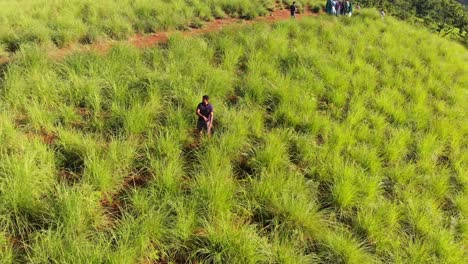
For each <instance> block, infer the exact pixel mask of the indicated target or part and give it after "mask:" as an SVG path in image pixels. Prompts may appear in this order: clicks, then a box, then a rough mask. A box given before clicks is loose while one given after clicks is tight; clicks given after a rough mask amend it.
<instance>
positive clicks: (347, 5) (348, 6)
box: [345, 0, 353, 17]
mask: <svg viewBox="0 0 468 264" xmlns="http://www.w3.org/2000/svg"><path fill="white" fill-rule="evenodd" d="M345 9H346V15H348V16H349V17H351V16H352V15H353V3H351V1H349V0H346V2H345Z"/></svg>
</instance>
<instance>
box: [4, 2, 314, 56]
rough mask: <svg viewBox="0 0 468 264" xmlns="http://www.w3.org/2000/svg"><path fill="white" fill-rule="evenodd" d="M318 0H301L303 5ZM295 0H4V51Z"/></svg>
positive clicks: (251, 13) (176, 24)
mask: <svg viewBox="0 0 468 264" xmlns="http://www.w3.org/2000/svg"><path fill="white" fill-rule="evenodd" d="M311 2H313V1H312V0H303V1H298V4H299V5H300V7H301V8H304V6H305V5H307V4H310V3H311ZM291 3H292V1H289V0H285V1H275V0H256V1H247V0H216V1H214V0H190V1H189V0H187V1H185V0H175V1H163V0H157V1H150V0H137V1H129V0H125V1H117V0H101V1H91V0H85V1H81V0H67V1H63V0H52V1H50V0H47V1H46V0H40V1H38V0H26V1H25V0H21V1H20V0H13V1H12V0H1V1H0V55H2V54H7V53H9V52H16V51H18V50H19V49H21V47H22V46H27V45H29V44H42V45H45V46H57V47H63V46H67V45H69V44H74V43H77V42H80V43H83V44H89V43H93V42H96V41H99V40H102V39H126V38H127V37H129V36H131V35H132V34H135V33H143V34H144V33H153V32H157V31H162V30H168V29H176V28H177V29H186V28H188V27H189V26H190V25H203V22H204V21H210V20H213V19H215V18H224V17H241V18H247V19H251V18H254V17H257V16H261V15H266V14H268V12H269V11H271V10H273V9H275V8H276V7H277V5H278V6H283V5H284V6H286V5H288V4H291Z"/></svg>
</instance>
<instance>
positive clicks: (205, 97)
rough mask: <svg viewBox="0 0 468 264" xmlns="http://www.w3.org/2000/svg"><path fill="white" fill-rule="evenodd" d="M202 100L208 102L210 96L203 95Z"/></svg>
mask: <svg viewBox="0 0 468 264" xmlns="http://www.w3.org/2000/svg"><path fill="white" fill-rule="evenodd" d="M202 102H203V103H204V104H208V103H209V102H210V97H209V96H208V95H204V96H203V98H202Z"/></svg>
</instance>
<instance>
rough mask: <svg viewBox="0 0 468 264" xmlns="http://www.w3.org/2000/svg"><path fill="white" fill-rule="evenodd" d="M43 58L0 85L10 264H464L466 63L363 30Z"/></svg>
mask: <svg viewBox="0 0 468 264" xmlns="http://www.w3.org/2000/svg"><path fill="white" fill-rule="evenodd" d="M43 54H44V52H42V51H41V50H40V49H36V48H32V49H30V50H25V51H23V53H22V54H21V55H20V57H21V58H20V59H19V60H17V61H16V62H14V63H13V64H10V65H9V66H6V67H4V68H3V69H2V74H1V75H0V76H1V78H2V79H1V80H2V81H1V90H0V91H1V102H0V109H1V111H0V122H1V123H0V259H2V262H4V263H15V262H28V263H166V262H170V261H173V262H177V263H183V262H191V263H292V264H293V263H466V261H467V257H468V253H467V249H468V248H467V246H468V222H467V217H468V194H467V186H468V173H467V170H468V122H467V121H468V120H467V110H468V109H467V105H466V102H467V99H468V94H467V92H468V91H467V87H468V72H467V71H468V69H467V68H466V65H467V63H468V51H467V49H466V48H464V47H462V46H461V45H458V44H456V43H453V42H449V41H447V40H444V39H441V38H439V37H436V36H434V35H431V34H430V33H428V32H426V31H424V30H419V29H417V28H414V27H411V26H408V25H406V24H404V23H402V22H398V21H396V20H393V19H391V18H386V19H385V20H382V19H380V17H379V15H378V14H377V12H372V11H364V12H362V13H361V14H360V15H358V16H356V17H354V18H352V19H348V18H340V19H337V18H334V17H325V16H324V17H322V18H320V19H304V20H303V21H301V22H295V21H289V22H284V23H279V24H276V25H266V24H260V25H256V26H252V27H248V28H242V29H239V28H232V29H229V30H225V31H223V32H221V33H216V34H211V35H208V36H205V37H201V38H184V37H181V36H176V37H173V38H172V39H171V40H170V41H169V43H168V44H165V45H162V46H161V47H159V48H155V49H148V50H145V51H139V50H136V49H134V48H131V47H124V46H120V47H116V48H115V49H113V50H112V51H111V52H110V53H109V54H108V55H106V56H102V55H97V54H76V55H73V56H71V57H68V58H66V59H65V60H64V61H60V62H55V61H52V60H50V59H48V58H47V57H46V56H45V55H43ZM203 94H210V95H211V97H212V103H213V104H214V107H215V112H216V115H215V117H216V119H217V124H216V131H215V134H214V137H213V138H212V139H210V140H209V139H206V138H203V139H201V140H200V141H198V140H197V138H196V136H195V135H194V133H193V128H194V126H195V124H196V118H195V115H194V111H195V107H196V104H197V103H198V102H199V101H200V100H201V96H202V95H203Z"/></svg>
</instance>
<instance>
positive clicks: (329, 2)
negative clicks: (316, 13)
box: [325, 0, 333, 15]
mask: <svg viewBox="0 0 468 264" xmlns="http://www.w3.org/2000/svg"><path fill="white" fill-rule="evenodd" d="M332 6H333V1H332V0H327V3H326V4H325V11H326V12H327V14H329V15H331V14H333V11H332Z"/></svg>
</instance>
